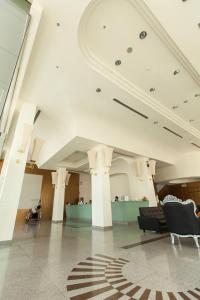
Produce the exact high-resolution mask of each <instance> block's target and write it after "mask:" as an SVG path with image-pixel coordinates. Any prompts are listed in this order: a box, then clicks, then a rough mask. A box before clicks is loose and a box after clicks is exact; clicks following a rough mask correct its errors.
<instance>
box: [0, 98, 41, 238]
mask: <svg viewBox="0 0 200 300" xmlns="http://www.w3.org/2000/svg"><path fill="white" fill-rule="evenodd" d="M35 114H36V106H35V105H33V104H30V103H25V104H24V105H23V107H22V109H21V112H20V115H19V118H18V121H17V126H16V129H15V133H14V137H13V140H12V143H11V147H10V149H9V150H8V151H9V152H7V154H6V158H5V160H4V164H3V168H2V172H1V182H0V241H9V240H12V237H13V231H14V226H15V219H16V214H17V209H18V204H19V199H20V194H21V188H22V183H23V178H24V170H25V167H26V161H27V157H28V151H29V147H30V142H31V132H32V129H33V122H34V117H35Z"/></svg>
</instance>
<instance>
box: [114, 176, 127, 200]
mask: <svg viewBox="0 0 200 300" xmlns="http://www.w3.org/2000/svg"><path fill="white" fill-rule="evenodd" d="M110 190H111V200H112V201H114V199H115V196H118V197H119V198H120V197H121V196H128V197H129V199H130V191H129V180H128V174H113V175H111V176H110Z"/></svg>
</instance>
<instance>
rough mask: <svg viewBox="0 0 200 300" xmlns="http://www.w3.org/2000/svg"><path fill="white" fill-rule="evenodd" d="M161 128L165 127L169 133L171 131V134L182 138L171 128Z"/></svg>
mask: <svg viewBox="0 0 200 300" xmlns="http://www.w3.org/2000/svg"><path fill="white" fill-rule="evenodd" d="M163 129H165V130H167V131H169V132H170V133H172V134H174V135H176V136H178V137H179V138H181V139H183V137H182V135H180V134H178V133H176V132H175V131H173V130H171V129H169V128H167V127H163Z"/></svg>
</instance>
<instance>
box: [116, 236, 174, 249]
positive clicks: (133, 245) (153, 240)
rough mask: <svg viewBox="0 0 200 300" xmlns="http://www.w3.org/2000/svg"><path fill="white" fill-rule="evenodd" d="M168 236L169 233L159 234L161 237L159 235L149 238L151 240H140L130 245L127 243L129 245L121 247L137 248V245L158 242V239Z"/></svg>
mask: <svg viewBox="0 0 200 300" xmlns="http://www.w3.org/2000/svg"><path fill="white" fill-rule="evenodd" d="M167 237H169V234H165V235H162V236H159V237H157V238H153V239H149V240H146V241H141V242H138V243H135V244H130V245H127V246H123V247H121V248H122V249H130V248H135V247H137V246H141V245H144V244H149V243H153V242H156V241H159V240H162V239H165V238H167Z"/></svg>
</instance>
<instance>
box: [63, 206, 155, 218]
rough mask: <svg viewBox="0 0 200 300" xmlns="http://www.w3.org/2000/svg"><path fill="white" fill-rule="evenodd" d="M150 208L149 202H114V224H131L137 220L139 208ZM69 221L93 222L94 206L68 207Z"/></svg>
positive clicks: (66, 208) (66, 207)
mask: <svg viewBox="0 0 200 300" xmlns="http://www.w3.org/2000/svg"><path fill="white" fill-rule="evenodd" d="M147 206H149V202H148V201H124V202H112V220H113V223H131V222H135V221H136V220H137V216H138V215H139V207H147ZM65 210H66V215H67V220H80V221H87V222H91V221H92V205H91V204H83V205H70V206H69V205H66V206H65Z"/></svg>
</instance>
